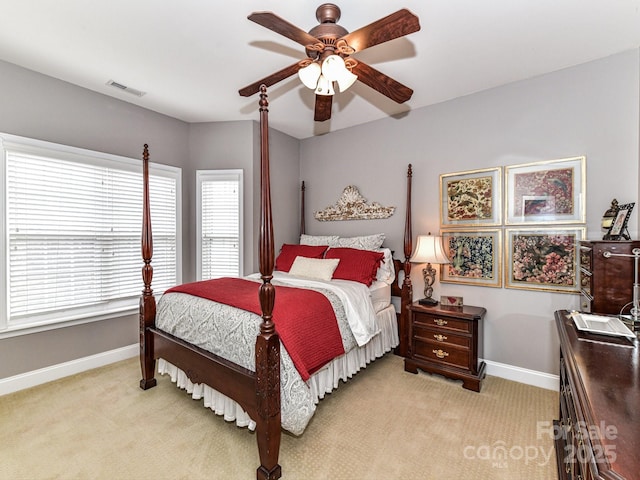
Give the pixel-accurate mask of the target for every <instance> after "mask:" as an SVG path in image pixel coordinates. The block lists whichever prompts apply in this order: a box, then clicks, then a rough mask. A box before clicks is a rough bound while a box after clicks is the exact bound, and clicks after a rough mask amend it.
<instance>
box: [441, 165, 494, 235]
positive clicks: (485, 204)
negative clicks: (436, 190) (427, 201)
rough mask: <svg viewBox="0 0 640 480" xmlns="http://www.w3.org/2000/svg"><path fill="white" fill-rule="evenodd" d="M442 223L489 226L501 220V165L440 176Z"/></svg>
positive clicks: (445, 225) (445, 224) (447, 224)
mask: <svg viewBox="0 0 640 480" xmlns="http://www.w3.org/2000/svg"><path fill="white" fill-rule="evenodd" d="M440 199H441V205H440V225H441V226H442V227H444V228H446V227H455V226H461V227H463V226H464V227H471V226H476V227H487V226H495V225H500V224H501V222H502V218H501V215H502V207H501V199H502V167H496V168H485V169H482V170H470V171H467V172H458V173H447V174H443V175H440Z"/></svg>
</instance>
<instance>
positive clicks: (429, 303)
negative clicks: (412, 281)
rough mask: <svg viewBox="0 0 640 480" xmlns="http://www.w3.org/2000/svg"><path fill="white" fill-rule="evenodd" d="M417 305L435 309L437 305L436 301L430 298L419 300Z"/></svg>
mask: <svg viewBox="0 0 640 480" xmlns="http://www.w3.org/2000/svg"><path fill="white" fill-rule="evenodd" d="M418 303H419V304H420V305H426V306H428V307H435V306H436V305H438V301H437V300H435V299H434V298H431V297H428V298H421V299H420V300H418Z"/></svg>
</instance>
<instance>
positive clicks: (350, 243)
mask: <svg viewBox="0 0 640 480" xmlns="http://www.w3.org/2000/svg"><path fill="white" fill-rule="evenodd" d="M384 238H385V235H384V233H377V234H375V235H361V236H359V237H340V238H339V239H338V244H337V245H335V246H337V247H348V248H359V249H360V250H377V249H379V248H381V247H382V244H383V242H384ZM330 246H331V245H330Z"/></svg>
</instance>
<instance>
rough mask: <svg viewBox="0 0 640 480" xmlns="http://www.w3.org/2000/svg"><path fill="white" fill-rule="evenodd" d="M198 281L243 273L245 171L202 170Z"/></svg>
mask: <svg viewBox="0 0 640 480" xmlns="http://www.w3.org/2000/svg"><path fill="white" fill-rule="evenodd" d="M196 179H197V184H198V272H197V275H198V279H200V280H206V279H210V278H219V277H237V276H239V275H241V272H242V261H241V260H242V259H241V257H242V255H241V252H242V242H241V240H242V234H241V231H242V170H198V171H197V172H196Z"/></svg>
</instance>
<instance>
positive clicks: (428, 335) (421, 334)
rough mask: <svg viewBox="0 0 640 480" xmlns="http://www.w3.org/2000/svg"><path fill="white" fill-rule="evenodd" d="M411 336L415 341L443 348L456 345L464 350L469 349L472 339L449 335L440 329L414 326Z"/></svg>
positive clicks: (449, 333) (453, 334)
mask: <svg viewBox="0 0 640 480" xmlns="http://www.w3.org/2000/svg"><path fill="white" fill-rule="evenodd" d="M413 336H414V338H416V339H420V340H423V341H430V342H435V343H438V344H442V345H444V346H447V345H456V346H458V347H462V348H466V349H469V348H471V340H472V338H471V337H470V336H465V335H456V334H455V333H451V332H449V331H446V330H444V329H442V328H428V327H426V326H423V325H420V324H416V325H415V326H414V332H413Z"/></svg>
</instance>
